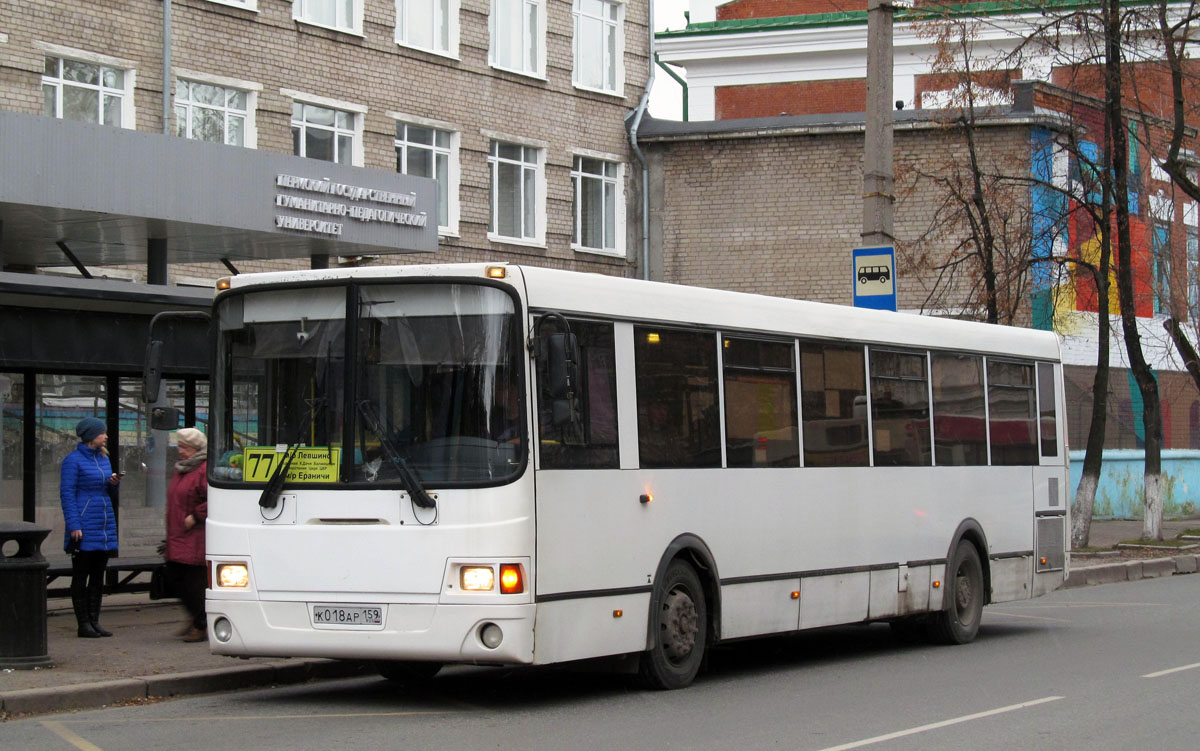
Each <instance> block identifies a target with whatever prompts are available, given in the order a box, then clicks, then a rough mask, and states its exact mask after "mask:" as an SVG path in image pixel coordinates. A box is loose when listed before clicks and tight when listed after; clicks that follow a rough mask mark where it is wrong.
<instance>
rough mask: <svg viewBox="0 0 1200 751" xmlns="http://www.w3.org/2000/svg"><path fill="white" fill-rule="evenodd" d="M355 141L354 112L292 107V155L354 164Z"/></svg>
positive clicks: (302, 103)
mask: <svg viewBox="0 0 1200 751" xmlns="http://www.w3.org/2000/svg"><path fill="white" fill-rule="evenodd" d="M355 137H356V128H355V115H354V113H353V112H343V111H342V110H337V109H333V108H331V107H319V106H317V105H315V104H307V103H305V102H293V103H292V153H294V154H295V155H296V156H305V157H308V158H310V159H324V160H325V161H327V162H337V163H338V164H353V163H354V139H355Z"/></svg>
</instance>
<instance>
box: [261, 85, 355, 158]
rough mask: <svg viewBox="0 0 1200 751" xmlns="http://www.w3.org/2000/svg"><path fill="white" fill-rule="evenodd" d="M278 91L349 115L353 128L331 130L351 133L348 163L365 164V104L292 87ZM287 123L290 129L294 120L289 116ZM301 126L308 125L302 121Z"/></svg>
mask: <svg viewBox="0 0 1200 751" xmlns="http://www.w3.org/2000/svg"><path fill="white" fill-rule="evenodd" d="M279 93H280V94H283V95H284V96H285V97H287V98H289V99H291V100H292V101H293V102H295V103H299V104H311V105H314V106H317V107H325V108H327V109H332V110H341V111H342V112H345V113H347V114H349V115H351V116H352V119H353V123H354V125H353V128H352V129H351V130H341V129H336V128H335V129H333V130H334V133H335V134H336V133H347V134H350V135H353V137H354V141H353V143H351V145H350V165H351V166H353V167H362V166H364V165H365V161H366V157H365V154H366V151H365V149H364V147H363V122H364V120H365V119H366V114H367V107H366V106H365V105H362V104H356V103H354V102H344V101H341V100H339V99H330V98H329V97H324V96H317V95H316V94H306V93H305V92H303V91H295V90H293V89H280V90H279ZM288 123H289V126H288V127H289V130H290V129H291V126H292V125H295V121H294V120H292V119H291V118H290V117H289V118H288ZM301 127H304V128H307V127H309V126H308V124H307V123H302V124H301ZM318 127H323V126H318ZM323 129H324V128H323ZM300 143H301V144H302V145H303V143H304V139H303V138H301V139H300ZM298 156H302V155H298ZM332 163H333V164H336V163H337V162H332Z"/></svg>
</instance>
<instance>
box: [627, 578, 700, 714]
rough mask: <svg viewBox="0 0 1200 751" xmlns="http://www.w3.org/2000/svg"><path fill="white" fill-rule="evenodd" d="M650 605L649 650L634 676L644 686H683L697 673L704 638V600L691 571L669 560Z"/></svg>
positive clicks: (698, 582) (697, 579)
mask: <svg viewBox="0 0 1200 751" xmlns="http://www.w3.org/2000/svg"><path fill="white" fill-rule="evenodd" d="M650 608H651V613H650V630H651V643H650V649H649V650H647V651H646V652H644V653H643V654H642V657H641V661H640V664H639V667H638V675H639V677H640V678H641V681H642V683H643V684H644V685H645V686H646V687H647V688H652V689H658V690H663V689H666V690H670V689H676V688H684V687H685V686H687V685H689V684H690V683H691V682H692V680H693V679H694V678H695V677H696V674H697V673H698V672H700V665H701V663H702V662H703V661H704V649H705V646H706V641H707V639H708V603H707V602H706V600H705V598H704V587H703V585H702V584H701V583H700V577H699V576H697V575H696V572H695V570H694V569H693V568H692V567H691V566H689V565H688V564H687V563H684V562H683V561H672V562H671V564H670V565H669V566H667V572H666V575H665V576H663V579H662V581H661V582H660V583H659V585H658V587H657V588H656V589H655V591H654V596H653V599H652V600H651V601H650Z"/></svg>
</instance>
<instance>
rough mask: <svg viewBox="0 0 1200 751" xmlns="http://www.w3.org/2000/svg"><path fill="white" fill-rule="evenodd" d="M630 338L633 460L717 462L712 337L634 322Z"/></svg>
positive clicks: (677, 463) (653, 464)
mask: <svg viewBox="0 0 1200 751" xmlns="http://www.w3.org/2000/svg"><path fill="white" fill-rule="evenodd" d="M633 341H634V344H633V357H634V363H635V365H634V367H635V369H636V375H637V413H638V457H639V464H640V465H641V466H642V467H719V466H721V423H720V422H719V419H720V407H719V405H718V404H717V338H716V335H715V334H714V333H712V332H707V331H679V330H673V329H662V328H658V327H648V326H636V327H634V330H633Z"/></svg>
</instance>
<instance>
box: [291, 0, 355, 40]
mask: <svg viewBox="0 0 1200 751" xmlns="http://www.w3.org/2000/svg"><path fill="white" fill-rule="evenodd" d="M292 18H293V19H294V20H296V21H300V22H302V23H310V24H312V25H314V26H325V27H327V28H330V29H337V30H338V31H349V32H351V33H354V34H360V33H362V2H361V0H293V2H292Z"/></svg>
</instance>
